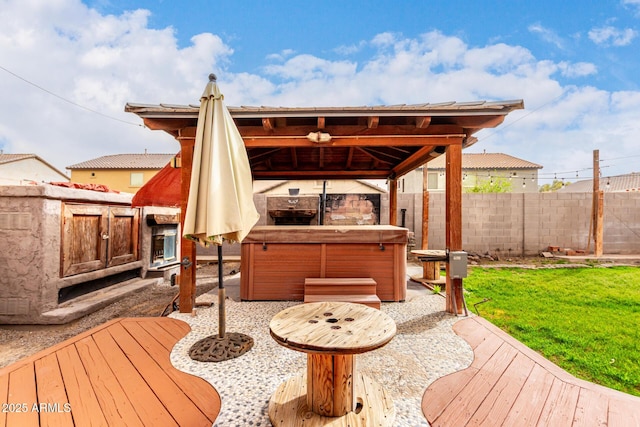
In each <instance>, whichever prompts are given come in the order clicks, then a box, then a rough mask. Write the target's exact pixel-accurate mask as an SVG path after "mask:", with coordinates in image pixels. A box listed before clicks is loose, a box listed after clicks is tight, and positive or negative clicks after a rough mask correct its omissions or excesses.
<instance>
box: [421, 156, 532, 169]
mask: <svg viewBox="0 0 640 427" xmlns="http://www.w3.org/2000/svg"><path fill="white" fill-rule="evenodd" d="M429 169H445V158H444V157H438V158H437V159H434V160H433V161H432V162H431V163H429ZM462 169H482V170H486V169H542V166H541V165H539V164H536V163H532V162H529V161H527V160H523V159H519V158H517V157H513V156H510V155H508V154H503V153H463V154H462Z"/></svg>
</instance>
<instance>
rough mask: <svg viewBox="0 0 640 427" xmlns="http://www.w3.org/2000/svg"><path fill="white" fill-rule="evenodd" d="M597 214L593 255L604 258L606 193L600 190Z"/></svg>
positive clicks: (597, 197) (597, 200)
mask: <svg viewBox="0 0 640 427" xmlns="http://www.w3.org/2000/svg"><path fill="white" fill-rule="evenodd" d="M596 213H597V217H596V221H595V225H596V226H595V231H594V237H595V242H594V248H593V253H594V255H595V256H602V253H603V248H602V246H603V245H602V240H603V238H604V191H602V190H599V191H598V194H596Z"/></svg>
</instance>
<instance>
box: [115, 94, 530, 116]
mask: <svg viewBox="0 0 640 427" xmlns="http://www.w3.org/2000/svg"><path fill="white" fill-rule="evenodd" d="M199 108H200V105H199V104H198V105H195V104H189V105H175V104H165V103H162V104H140V103H133V102H128V103H127V104H126V105H125V111H127V112H133V113H136V114H138V113H140V115H141V116H154V115H155V114H159V115H160V116H162V114H163V113H169V114H170V115H172V116H175V115H179V116H193V117H196V118H197V117H198V110H199ZM522 108H524V102H523V101H522V100H521V99H518V100H512V101H471V102H455V101H450V102H440V103H435V104H431V103H422V104H397V105H377V106H356V107H271V106H259V107H257V106H246V105H243V106H240V107H233V106H227V109H228V110H229V113H231V116H233V118H240V117H254V116H255V117H259V118H264V117H269V116H270V115H274V116H283V115H286V116H291V117H293V116H296V115H300V116H309V115H321V116H324V117H331V116H339V117H342V116H349V115H351V116H370V115H378V116H396V115H402V116H412V115H424V114H429V115H432V116H439V115H451V114H452V113H453V114H457V115H466V114H468V115H473V114H476V113H479V112H493V113H499V112H502V113H503V114H505V115H506V114H507V113H509V112H510V111H511V110H512V109H522Z"/></svg>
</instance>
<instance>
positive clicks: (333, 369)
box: [307, 353, 356, 417]
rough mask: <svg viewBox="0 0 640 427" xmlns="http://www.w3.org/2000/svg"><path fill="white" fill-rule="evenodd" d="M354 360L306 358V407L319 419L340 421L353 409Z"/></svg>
mask: <svg viewBox="0 0 640 427" xmlns="http://www.w3.org/2000/svg"><path fill="white" fill-rule="evenodd" d="M355 372H356V370H355V356H354V355H352V354H314V353H309V354H308V355H307V406H308V407H309V409H310V410H311V411H312V412H314V413H316V414H319V415H324V416H327V417H341V416H343V415H346V414H348V413H349V412H351V411H354V410H355V409H356V394H355V390H354V385H355V378H354V374H355Z"/></svg>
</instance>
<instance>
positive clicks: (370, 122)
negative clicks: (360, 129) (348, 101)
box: [367, 116, 380, 129]
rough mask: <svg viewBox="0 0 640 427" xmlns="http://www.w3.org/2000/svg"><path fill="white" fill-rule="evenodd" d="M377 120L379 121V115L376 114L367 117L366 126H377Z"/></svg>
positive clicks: (372, 127)
mask: <svg viewBox="0 0 640 427" xmlns="http://www.w3.org/2000/svg"><path fill="white" fill-rule="evenodd" d="M379 122H380V117H378V116H371V117H367V127H368V128H369V129H375V128H377V127H378V123H379Z"/></svg>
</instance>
